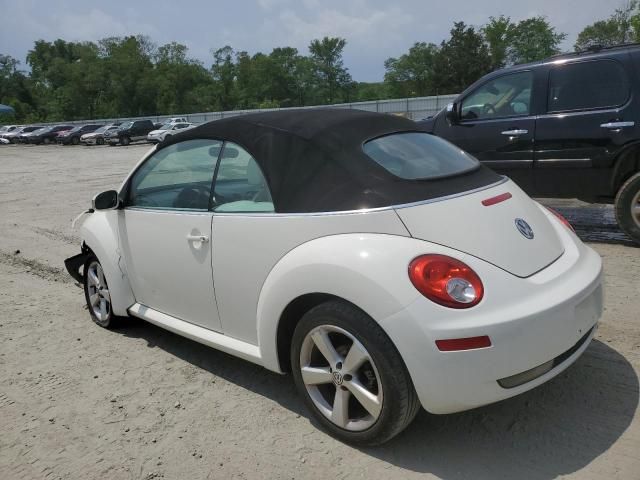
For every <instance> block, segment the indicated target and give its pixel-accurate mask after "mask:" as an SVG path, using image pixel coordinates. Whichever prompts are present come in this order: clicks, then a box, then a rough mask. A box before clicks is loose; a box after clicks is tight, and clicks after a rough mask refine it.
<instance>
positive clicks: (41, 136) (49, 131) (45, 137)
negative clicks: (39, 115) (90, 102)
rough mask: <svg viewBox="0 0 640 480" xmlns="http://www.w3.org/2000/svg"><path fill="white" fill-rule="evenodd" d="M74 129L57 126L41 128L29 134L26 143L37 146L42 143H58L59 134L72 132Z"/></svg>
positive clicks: (67, 126)
mask: <svg viewBox="0 0 640 480" xmlns="http://www.w3.org/2000/svg"><path fill="white" fill-rule="evenodd" d="M72 128H73V125H55V126H52V127H45V128H41V129H39V130H35V131H33V132H31V134H27V135H28V136H27V137H26V142H27V143H33V144H36V145H40V144H41V143H44V144H45V145H48V144H50V143H53V142H55V141H56V138H57V137H58V133H60V132H63V131H66V130H71V129H72Z"/></svg>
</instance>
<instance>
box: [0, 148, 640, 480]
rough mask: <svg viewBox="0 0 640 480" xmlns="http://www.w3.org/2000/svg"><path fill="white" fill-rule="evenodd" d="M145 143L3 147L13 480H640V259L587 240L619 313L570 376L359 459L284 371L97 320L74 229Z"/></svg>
mask: <svg viewBox="0 0 640 480" xmlns="http://www.w3.org/2000/svg"><path fill="white" fill-rule="evenodd" d="M147 148H148V146H132V147H127V148H124V147H118V148H109V147H94V148H91V147H33V146H7V147H5V146H2V147H0V342H1V343H0V425H1V427H0V479H7V480H13V479H16V480H18V479H39V478H51V479H55V478H65V479H66V478H74V479H94V478H96V479H97V478H100V479H129V478H167V479H199V478H246V479H262V478H324V479H326V478H332V479H333V478H367V479H377V478H385V479H388V478H402V479H405V478H442V479H446V480H461V479H467V478H468V479H501V478H504V479H522V478H532V479H539V480H546V479H551V478H556V477H563V478H580V479H596V478H597V479H612V478H624V479H640V413H639V410H638V395H639V393H638V374H639V373H640V318H639V317H640V249H638V248H633V247H630V246H626V245H621V244H592V246H593V247H594V248H595V249H596V250H597V251H598V252H599V253H600V254H601V255H602V257H603V258H604V264H605V273H606V310H605V312H604V317H603V319H602V323H601V328H600V330H599V332H598V336H597V340H596V341H594V342H593V343H592V345H591V346H590V347H589V349H588V350H587V351H586V353H585V354H584V356H583V357H582V358H581V359H580V360H579V361H578V362H577V363H576V364H575V365H574V366H573V367H571V368H570V369H568V370H567V371H566V372H565V373H563V374H562V375H560V376H559V377H558V378H556V379H555V380H553V381H551V382H549V383H547V384H546V385H544V386H542V387H540V388H538V389H536V390H534V391H532V392H529V393H527V394H525V395H522V396H520V397H517V398H514V399H511V400H508V401H504V402H501V403H498V404H495V405H491V406H488V407H485V408H481V409H477V410H475V411H471V412H467V413H463V414H456V415H450V416H431V415H428V414H427V413H424V412H422V413H420V414H419V416H418V418H417V419H416V421H415V423H414V424H413V425H412V426H411V427H410V428H409V429H408V430H407V431H406V432H405V433H404V434H402V435H401V436H400V437H398V438H397V439H395V440H394V441H392V442H391V443H389V444H388V445H386V446H384V447H380V448H375V449H363V450H359V449H354V448H351V447H349V446H346V445H344V444H341V443H339V442H337V441H335V440H333V439H332V438H331V437H329V436H327V435H325V434H324V433H322V432H321V431H320V430H318V429H317V428H316V426H315V425H314V423H313V421H311V420H310V419H309V417H308V415H307V413H306V412H305V410H304V407H303V405H302V403H301V401H300V400H299V399H298V398H297V396H296V393H295V391H294V388H293V385H292V382H291V380H290V379H289V378H288V377H284V376H279V375H276V374H273V373H270V372H268V371H266V370H264V369H262V368H260V367H257V366H254V365H252V364H250V363H247V362H244V361H241V360H238V359H235V358H233V357H231V356H229V355H225V354H223V353H220V352H217V351H215V350H211V349H208V348H206V347H203V346H201V345H199V344H197V343H195V342H192V341H189V340H186V339H183V338H181V337H178V336H176V335H173V334H171V333H168V332H165V331H163V330H160V329H159V328H156V327H154V326H152V325H149V324H146V323H144V322H141V321H138V320H131V321H130V324H128V325H127V326H125V327H123V328H121V329H119V330H116V331H107V330H103V329H100V328H99V327H97V326H96V325H94V324H93V323H91V321H90V320H89V315H88V313H87V311H86V310H85V308H84V306H83V303H84V300H83V295H82V292H81V290H80V289H79V288H77V287H76V286H75V285H74V284H73V282H72V281H71V279H70V278H69V277H68V276H67V275H66V273H65V272H64V271H63V264H62V261H63V259H64V258H65V257H67V256H69V255H72V254H75V253H76V252H77V251H78V239H77V237H76V236H75V235H74V233H73V232H72V231H71V229H70V223H71V220H72V218H73V217H74V216H75V215H76V214H78V213H79V212H80V211H81V210H83V209H85V208H87V206H88V205H89V201H90V198H91V196H92V195H93V194H94V193H97V192H99V191H102V190H105V189H108V188H112V187H116V186H117V185H118V184H119V183H120V181H121V180H122V178H123V176H124V175H125V173H126V172H127V171H128V170H129V169H130V168H131V166H132V165H133V164H134V163H135V162H136V161H137V160H138V158H139V157H140V156H142V154H143V153H144V152H145V151H146V149H147ZM17 250H19V253H15V252H16V251H17Z"/></svg>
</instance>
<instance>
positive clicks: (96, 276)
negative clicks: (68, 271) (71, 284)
mask: <svg viewBox="0 0 640 480" xmlns="http://www.w3.org/2000/svg"><path fill="white" fill-rule="evenodd" d="M87 292H88V298H89V306H90V308H91V311H92V312H93V314H94V315H95V317H96V318H97V319H98V320H100V321H101V322H104V321H106V320H108V318H109V315H111V296H110V295H109V288H108V287H107V281H106V280H105V278H104V272H103V271H102V266H101V265H100V263H98V262H96V261H93V262H91V263H90V264H89V268H87Z"/></svg>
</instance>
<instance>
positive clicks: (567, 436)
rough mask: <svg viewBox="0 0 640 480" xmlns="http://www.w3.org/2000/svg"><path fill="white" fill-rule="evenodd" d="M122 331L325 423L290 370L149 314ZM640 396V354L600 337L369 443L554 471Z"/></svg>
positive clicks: (479, 470)
mask: <svg viewBox="0 0 640 480" xmlns="http://www.w3.org/2000/svg"><path fill="white" fill-rule="evenodd" d="M119 332H120V333H121V334H124V335H126V336H129V337H133V338H142V339H144V340H146V341H147V345H148V346H149V347H150V348H161V349H163V350H165V351H167V352H168V353H170V354H172V355H175V356H176V357H178V358H180V359H182V360H184V361H187V362H189V363H191V364H192V365H194V366H197V367H199V368H202V369H204V370H206V371H208V372H210V373H211V374H213V375H216V376H218V377H221V378H224V379H225V380H227V381H229V382H233V383H235V384H236V385H238V386H241V387H242V388H246V389H248V390H251V391H252V392H255V393H257V394H260V395H263V396H265V397H267V398H269V399H271V400H273V401H276V402H278V403H279V404H280V405H282V406H283V407H285V408H287V409H288V410H290V411H292V412H294V413H297V414H300V415H302V416H305V417H307V418H309V419H310V421H311V422H312V423H313V424H314V425H316V426H318V424H317V423H316V422H315V420H314V419H313V417H311V416H310V415H309V413H308V412H307V411H306V409H305V407H304V405H303V402H302V401H301V400H300V399H299V397H298V395H297V392H296V389H295V387H294V385H293V381H292V380H291V378H290V377H289V376H283V375H278V374H275V373H273V372H270V371H268V370H265V369H263V368H262V367H259V366H257V365H253V364H251V363H249V362H246V361H243V360H240V359H238V358H235V357H233V356H231V355H228V354H225V353H223V352H220V351H217V350H214V349H211V348H208V347H206V346H203V345H200V344H198V343H196V342H194V341H191V340H188V339H186V338H183V337H179V336H178V335H175V334H173V333H171V332H168V331H165V330H163V329H161V328H159V327H156V326H154V325H151V324H148V323H146V322H143V321H141V320H137V319H131V321H130V323H128V325H127V326H126V327H124V328H122V329H120V330H119ZM638 399H639V384H638V377H637V375H636V372H635V371H634V369H633V367H632V366H631V364H630V363H629V362H628V361H627V360H626V358H625V357H624V356H622V355H621V354H620V353H618V352H617V351H616V350H614V349H612V348H611V347H609V346H607V345H606V344H604V343H602V342H600V341H597V340H595V341H593V342H592V344H591V345H590V346H589V348H588V349H587V350H586V351H585V353H584V354H583V355H582V357H581V358H580V359H579V360H578V361H577V362H576V363H575V364H574V365H573V366H571V367H570V368H568V369H567V370H566V371H565V372H563V373H562V374H560V375H559V376H558V377H556V378H555V379H553V380H551V381H550V382H548V383H546V384H544V385H542V386H540V387H538V388H536V389H534V390H532V391H530V392H527V393H525V394H522V395H520V396H518V397H515V398H512V399H509V400H505V401H502V402H499V403H496V404H493V405H489V406H486V407H482V408H478V409H475V410H472V411H469V412H464V413H459V414H452V415H431V414H429V413H427V412H425V411H421V412H420V413H419V414H418V416H417V417H416V419H415V421H414V422H413V423H412V424H411V425H410V426H409V428H407V430H406V431H405V432H403V433H402V434H400V435H399V436H398V437H396V438H395V439H393V440H392V441H390V442H389V443H387V444H385V445H382V446H380V447H375V448H361V449H360V450H361V451H362V452H364V453H366V454H367V455H370V456H372V457H375V458H378V459H380V460H382V461H384V462H388V463H389V464H393V465H395V466H397V467H400V468H404V469H407V470H409V471H412V472H418V473H431V474H433V475H436V476H438V477H440V478H442V479H446V480H461V479H469V478H472V479H476V480H482V479H492V480H493V479H500V478H505V479H513V478H525V477H526V478H528V479H539V480H547V479H552V478H556V477H558V476H561V475H566V474H569V473H572V472H575V471H578V470H580V469H582V468H583V467H585V466H586V465H588V464H589V463H590V462H592V461H593V460H594V459H595V458H597V457H598V456H600V455H601V454H603V453H604V452H606V451H607V450H608V449H609V448H610V447H611V445H613V444H614V443H615V442H616V440H617V439H618V438H619V437H620V436H621V435H622V434H623V433H624V432H625V430H626V429H627V428H628V426H629V425H630V423H631V421H632V420H633V417H634V414H635V412H636V409H637V407H638Z"/></svg>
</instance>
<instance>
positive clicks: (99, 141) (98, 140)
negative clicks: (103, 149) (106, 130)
mask: <svg viewBox="0 0 640 480" xmlns="http://www.w3.org/2000/svg"><path fill="white" fill-rule="evenodd" d="M96 143H97V144H98V145H104V139H102V138H99V137H98V139H97V140H96Z"/></svg>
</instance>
